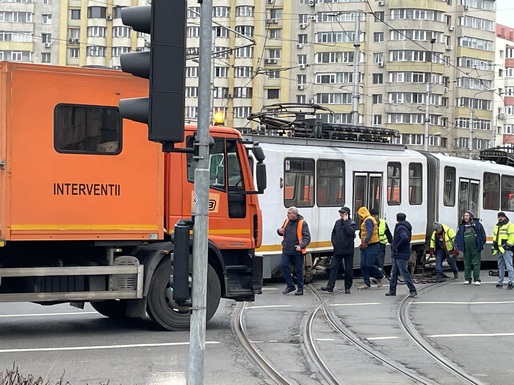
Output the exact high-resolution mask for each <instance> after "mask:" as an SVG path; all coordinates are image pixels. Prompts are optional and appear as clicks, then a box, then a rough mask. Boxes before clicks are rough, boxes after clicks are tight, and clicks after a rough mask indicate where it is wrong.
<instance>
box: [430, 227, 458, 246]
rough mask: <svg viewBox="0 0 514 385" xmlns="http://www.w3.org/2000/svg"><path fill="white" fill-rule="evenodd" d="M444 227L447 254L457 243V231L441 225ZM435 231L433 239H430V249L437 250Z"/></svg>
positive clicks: (444, 243)
mask: <svg viewBox="0 0 514 385" xmlns="http://www.w3.org/2000/svg"><path fill="white" fill-rule="evenodd" d="M441 226H442V227H443V247H444V249H445V250H446V252H447V253H449V252H450V251H452V250H453V243H454V242H455V231H453V229H451V228H449V227H448V226H446V225H443V224H441ZM435 237H436V233H435V231H434V232H433V233H432V237H431V238H430V248H431V249H434V250H435V245H436V242H435Z"/></svg>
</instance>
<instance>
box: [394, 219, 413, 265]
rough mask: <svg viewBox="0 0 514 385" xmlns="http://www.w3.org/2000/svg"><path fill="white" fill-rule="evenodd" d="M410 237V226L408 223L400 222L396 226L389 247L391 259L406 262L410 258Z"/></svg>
mask: <svg viewBox="0 0 514 385" xmlns="http://www.w3.org/2000/svg"><path fill="white" fill-rule="evenodd" d="M411 236H412V226H411V224H410V223H409V222H407V221H402V222H398V223H397V224H396V226H395V227H394V235H393V243H392V245H391V257H393V258H398V259H407V260H408V259H409V258H410V240H411Z"/></svg>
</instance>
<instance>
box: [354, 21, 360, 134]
mask: <svg viewBox="0 0 514 385" xmlns="http://www.w3.org/2000/svg"><path fill="white" fill-rule="evenodd" d="M355 15H356V16H355V37H354V39H353V47H354V51H353V52H354V53H353V95H352V124H354V125H358V124H359V99H360V95H359V80H360V73H359V61H360V56H361V43H360V34H361V11H356V12H355Z"/></svg>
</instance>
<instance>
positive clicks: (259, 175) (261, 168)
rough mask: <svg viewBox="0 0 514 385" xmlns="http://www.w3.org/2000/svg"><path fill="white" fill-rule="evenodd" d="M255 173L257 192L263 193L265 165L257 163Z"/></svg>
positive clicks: (264, 187) (264, 188)
mask: <svg viewBox="0 0 514 385" xmlns="http://www.w3.org/2000/svg"><path fill="white" fill-rule="evenodd" d="M255 173H256V179H257V191H259V193H263V192H264V190H266V187H267V186H266V165H265V164H264V163H261V162H259V163H257V164H256V166H255Z"/></svg>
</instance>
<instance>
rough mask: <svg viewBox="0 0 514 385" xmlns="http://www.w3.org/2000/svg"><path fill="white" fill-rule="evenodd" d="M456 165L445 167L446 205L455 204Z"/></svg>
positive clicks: (444, 201)
mask: <svg viewBox="0 0 514 385" xmlns="http://www.w3.org/2000/svg"><path fill="white" fill-rule="evenodd" d="M455 179H456V171H455V167H445V168H444V191H443V204H444V205H445V206H452V207H453V206H455V183H456V180H455Z"/></svg>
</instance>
